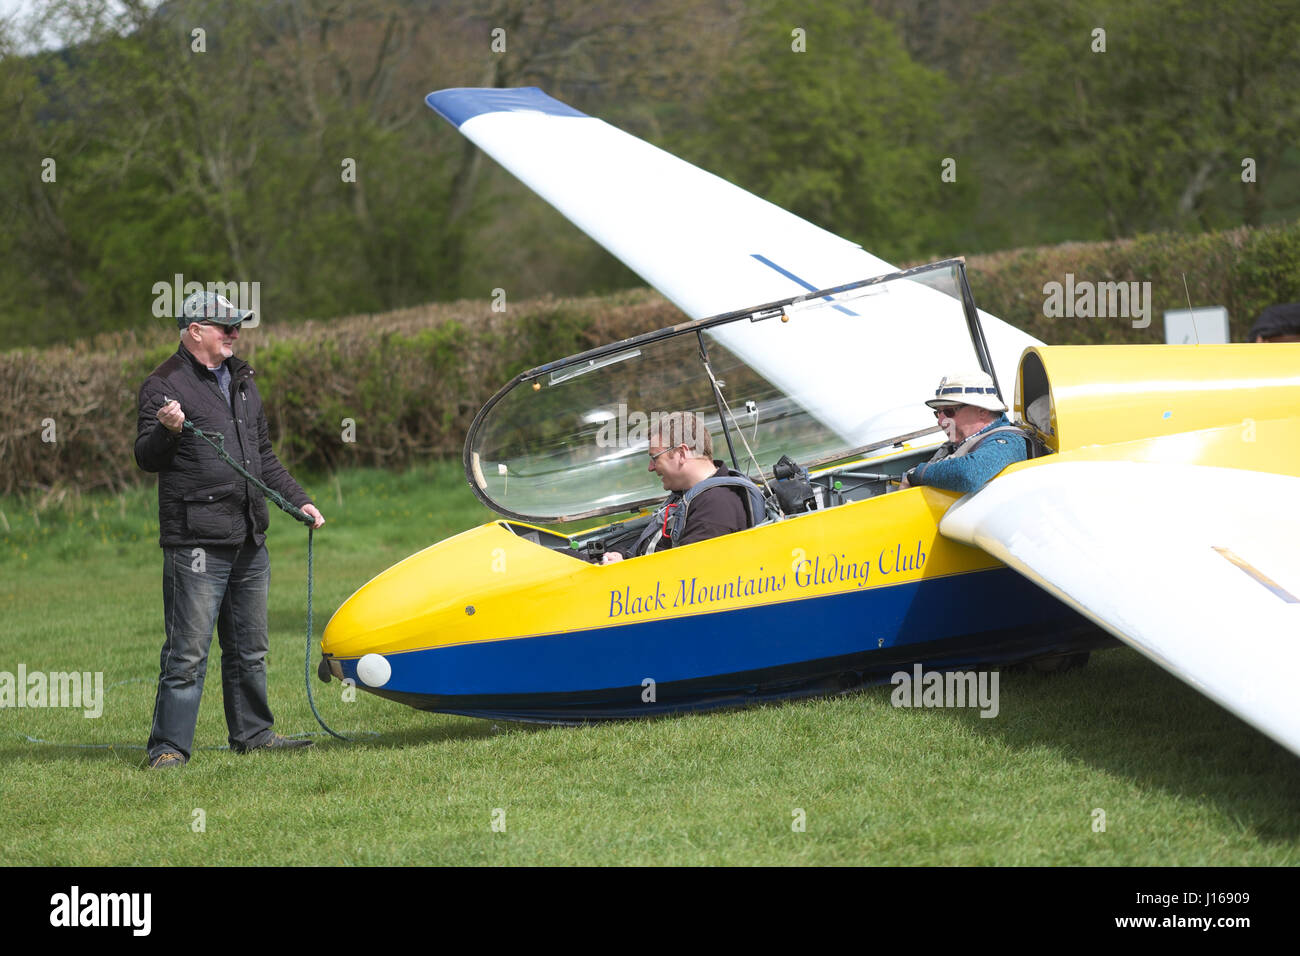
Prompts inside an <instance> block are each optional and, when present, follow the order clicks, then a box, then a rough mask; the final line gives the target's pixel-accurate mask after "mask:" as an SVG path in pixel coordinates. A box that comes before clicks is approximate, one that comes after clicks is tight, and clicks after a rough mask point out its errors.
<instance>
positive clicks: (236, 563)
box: [135, 292, 325, 770]
mask: <svg viewBox="0 0 1300 956" xmlns="http://www.w3.org/2000/svg"><path fill="white" fill-rule="evenodd" d="M252 317H253V313H252V312H249V311H245V310H243V309H237V308H235V307H234V306H233V305H232V304H231V303H230V302H229V301H228V300H227V299H225V298H224V297H223V296H220V295H217V294H215V293H212V292H196V293H194V294H193V295H191V296H189V297H188V298H186V300H185V303H184V305H183V306H182V307H181V314H180V316H178V317H177V325H179V326H180V335H181V342H180V348H178V349H177V350H176V354H175V355H173V356H172V357H171V358H169V359H167V361H165V362H163V363H162V364H161V365H159V366H158V367H157V368H156V369H154V370H153V372H152V373H150V375H149V377H148V378H147V379H145V382H144V385H142V386H141V387H140V400H139V412H138V416H137V420H136V440H135V460H136V463H137V464H138V465H139V466H140V467H141V468H143V469H144V470H145V471H150V472H157V473H158V526H159V541H158V543H159V544H160V545H161V546H162V549H163V618H164V625H165V627H166V631H167V640H166V643H164V644H163V649H162V658H161V663H160V670H159V675H158V693H157V695H156V697H155V699H154V710H153V727H152V729H151V730H150V732H149V746H148V750H149V767H150V768H151V769H155V770H157V769H161V768H163V767H178V766H181V765H182V764H184V763H186V762H187V761H188V760H189V759H190V754H191V748H192V747H193V744H194V728H195V724H196V723H197V722H198V716H199V700H200V699H201V698H202V696H203V678H204V675H205V674H206V672H207V666H208V648H209V647H210V645H211V644H212V629H213V626H214V624H215V626H216V629H217V635H218V637H219V638H220V641H221V687H222V693H223V695H224V697H225V709H226V726H227V728H228V729H229V732H230V749H231V750H234V751H235V752H237V753H246V752H248V751H250V750H269V749H284V748H293V747H306V746H308V745H309V744H310V743H311V741H310V740H290V739H289V738H287V737H282V736H281V735H279V734H277V733H275V732H274V731H273V730H272V729H271V725H272V724H273V723H274V718H273V717H272V716H271V708H270V705H269V704H268V703H267V699H266V652H267V647H268V643H267V627H266V597H267V589H268V585H269V584H270V580H271V564H270V558H269V557H268V555H267V552H266V544H265V541H266V529H267V525H268V523H269V515H268V512H267V507H266V499H265V498H264V497H263V496H262V494H261V492H260V491H259V489H257V488H256V487H255V486H253V485H252V484H251V483H250V482H249V481H248V480H247V479H246V478H244V477H243V476H242V475H240V474H239V473H238V472H237V471H235V470H234V469H233V468H232V467H231V466H230V465H229V464H228V463H227V462H225V461H223V460H222V459H221V458H220V457H219V456H218V455H217V452H216V450H215V449H214V448H213V447H212V446H211V445H209V444H208V443H207V442H205V441H203V440H202V439H201V438H199V437H198V436H197V435H195V434H194V433H193V432H186V431H184V424H185V421H186V418H188V419H189V420H190V421H191V422H192V423H193V424H194V425H196V426H197V427H198V428H199V429H200V430H201V431H202V432H204V433H205V434H207V435H210V436H217V435H221V436H224V447H225V450H226V454H228V455H229V456H230V457H231V458H233V459H234V460H235V461H237V462H239V463H240V464H241V465H242V466H243V467H244V469H245V470H246V471H248V472H249V474H251V475H254V476H255V477H257V478H259V479H260V480H261V481H263V482H265V483H266V484H267V485H268V486H269V487H271V488H274V489H275V490H276V491H278V492H279V493H280V494H282V495H283V496H284V497H285V498H286V499H287V500H288V501H289V502H290V503H291V504H293V505H296V506H297V507H298V508H300V509H302V511H304V512H305V513H306V514H307V515H309V516H310V517H311V518H313V519H314V520H315V525H314V526H313V527H316V528H319V527H320V526H321V525H323V524H324V523H325V519H324V517H322V516H321V513H320V512H319V511H317V510H316V507H315V505H313V504H312V503H311V500H310V499H309V498H308V497H307V495H306V494H305V493H304V492H303V490H302V488H301V487H300V486H299V484H298V483H297V482H296V481H294V480H293V477H292V476H291V475H290V474H289V472H288V471H286V470H285V467H284V466H283V465H282V464H280V461H279V459H277V458H276V456H275V453H274V452H273V451H272V450H271V440H270V438H269V437H268V434H267V427H266V416H265V415H263V413H262V398H261V396H260V395H259V394H258V391H257V385H256V384H254V382H253V370H252V368H250V367H249V366H248V364H247V363H245V362H242V361H240V360H239V359H237V358H235V357H234V345H235V343H236V342H237V341H238V340H239V327H240V324H241V323H242V322H243V321H244V320H245V319H250V318H252Z"/></svg>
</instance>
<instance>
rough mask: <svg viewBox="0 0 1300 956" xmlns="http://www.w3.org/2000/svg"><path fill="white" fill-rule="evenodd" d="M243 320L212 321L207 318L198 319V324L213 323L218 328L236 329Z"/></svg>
mask: <svg viewBox="0 0 1300 956" xmlns="http://www.w3.org/2000/svg"><path fill="white" fill-rule="evenodd" d="M243 324H244V323H243V322H212V321H210V320H207V319H200V320H199V325H213V326H216V327H217V328H219V329H238V328H239V327H240V326H241V325H243Z"/></svg>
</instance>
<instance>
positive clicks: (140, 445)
mask: <svg viewBox="0 0 1300 956" xmlns="http://www.w3.org/2000/svg"><path fill="white" fill-rule="evenodd" d="M163 388H164V386H163V383H162V381H161V380H159V379H157V378H153V377H152V376H151V377H150V378H148V379H146V380H145V383H144V384H143V385H142V386H140V396H139V404H138V406H137V412H136V421H135V463H136V464H137V465H139V466H140V467H141V468H142V469H143V470H144V471H150V472H157V471H162V470H163V469H165V468H169V467H171V463H172V459H173V458H174V457H175V456H176V449H177V448H178V447H179V446H180V438H181V428H182V427H183V426H182V425H181V424H179V423H177V424H176V426H175V429H176V430H175V431H173V430H172V429H171V428H169V427H167V426H166V425H164V424H163V422H162V420H161V418H160V415H159V412H160V411H161V410H162V409H163V407H164V406H165V405H167V404H168V403H167V402H166V401H164V395H163ZM177 413H179V419H180V422H184V421H185V414H184V412H183V411H181V410H180V409H179V406H174V407H172V408H169V409H168V410H167V411H164V412H162V415H163V416H166V417H167V420H168V421H169V422H175V421H176V418H177V417H178V415H177Z"/></svg>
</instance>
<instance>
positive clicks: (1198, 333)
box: [1165, 305, 1228, 345]
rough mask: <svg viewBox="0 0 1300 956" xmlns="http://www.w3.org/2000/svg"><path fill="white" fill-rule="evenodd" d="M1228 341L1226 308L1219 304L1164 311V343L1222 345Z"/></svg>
mask: <svg viewBox="0 0 1300 956" xmlns="http://www.w3.org/2000/svg"><path fill="white" fill-rule="evenodd" d="M1227 341H1228V310H1227V309H1225V308H1224V307H1223V306H1221V305H1205V306H1201V307H1200V308H1199V309H1170V310H1168V311H1166V312H1165V344H1166V345H1196V344H1198V343H1199V344H1201V345H1223V344H1226V343H1227Z"/></svg>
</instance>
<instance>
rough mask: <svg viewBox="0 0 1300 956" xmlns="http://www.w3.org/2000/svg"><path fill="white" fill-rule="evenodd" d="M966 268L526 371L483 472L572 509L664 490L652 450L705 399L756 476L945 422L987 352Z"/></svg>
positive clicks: (529, 508)
mask: <svg viewBox="0 0 1300 956" xmlns="http://www.w3.org/2000/svg"><path fill="white" fill-rule="evenodd" d="M961 270H962V264H961V262H960V260H950V261H948V262H944V263H936V264H935V265H933V266H927V267H921V268H920V269H915V270H909V271H908V272H904V273H899V274H895V275H894V276H888V277H882V278H880V279H873V280H868V281H867V282H865V283H861V284H859V283H855V284H853V287H850V288H847V289H846V290H845V291H839V292H835V293H834V294H830V295H816V294H813V295H809V296H806V297H800V298H799V299H796V300H793V301H790V302H786V303H776V304H773V305H770V306H765V307H761V308H758V309H755V310H753V311H748V312H741V313H737V314H733V315H729V316H724V317H717V318H713V319H702V320H699V321H696V322H688V323H684V324H683V325H681V326H676V327H674V328H672V329H666V330H663V331H661V332H655V333H649V334H647V335H643V336H639V337H637V338H635V339H629V340H627V341H625V342H621V343H617V344H614V345H611V346H608V347H605V348H601V349H595V350H593V351H591V352H586V353H583V354H582V355H578V356H573V357H571V358H568V359H563V360H560V361H558V362H554V363H551V364H550V365H546V366H542V367H541V368H538V369H533V370H532V371H530V372H525V373H524V374H523V375H521V376H519V377H518V378H517V379H516V380H515V381H514V382H512V383H511V384H510V385H508V386H507V387H506V388H504V389H502V390H501V391H500V392H499V393H498V394H497V395H496V396H495V397H494V398H493V399H492V400H491V401H490V402H489V403H488V405H487V406H485V407H484V409H483V410H482V411H481V412H480V413H479V416H478V418H477V419H475V422H474V425H473V426H472V427H471V430H470V434H469V437H468V440H467V442H466V455H465V464H466V472H467V474H468V476H469V479H470V482H471V484H472V485H473V486H474V488H475V490H476V492H477V493H478V494H479V496H480V497H481V498H482V499H483V500H484V501H485V502H486V503H487V504H488V505H490V506H491V507H492V508H494V509H495V510H497V511H499V512H501V513H502V514H505V515H507V516H509V517H514V518H521V519H524V520H531V521H540V522H559V521H570V520H574V519H577V518H585V517H591V516H594V515H601V514H613V513H615V512H619V511H630V510H637V509H639V508H641V507H644V506H645V505H647V504H649V503H651V502H654V501H657V500H660V499H662V498H663V497H664V494H665V492H664V490H663V487H662V485H661V484H660V481H659V478H658V476H657V475H656V474H654V473H653V472H651V471H650V470H649V467H648V465H649V458H648V455H647V451H648V449H649V446H650V440H651V438H652V436H653V435H654V432H655V431H656V429H655V425H656V424H657V422H658V421H659V420H660V419H661V418H662V416H664V415H667V414H671V413H674V412H683V411H684V412H699V413H701V414H703V415H704V417H705V420H706V421H707V422H708V425H709V429H710V432H711V434H712V437H713V441H714V457H715V458H719V459H721V460H723V461H724V462H725V463H726V464H727V465H729V466H732V467H735V468H736V469H737V470H739V471H741V472H744V473H746V474H748V475H749V476H750V477H753V478H757V476H758V475H759V473H760V472H762V473H763V474H765V475H768V476H770V475H771V471H772V467H773V465H775V463H776V462H777V460H778V459H780V458H781V456H782V455H789V456H790V457H791V458H793V459H795V460H796V461H797V462H799V463H800V464H801V465H804V466H812V465H820V464H825V463H828V462H832V461H836V460H841V459H845V458H849V457H851V456H852V455H854V453H855V452H859V451H861V450H862V449H864V448H866V447H868V446H871V445H873V444H877V443H881V442H888V441H889V440H892V439H896V438H899V437H901V436H905V435H910V434H913V433H916V432H918V431H926V430H931V429H933V428H934V425H935V421H934V417H933V415H932V414H931V412H930V410H929V409H928V408H926V407H925V406H924V405H923V404H922V403H923V402H924V400H925V399H927V398H931V397H933V395H934V388H935V385H936V384H937V383H938V380H939V378H940V377H941V376H942V375H944V374H949V373H951V372H954V371H964V370H968V369H978V368H980V367H981V363H980V362H979V361H978V358H977V352H976V350H975V348H974V346H973V344H972V339H971V335H970V326H969V325H968V318H967V311H966V309H965V308H964V307H963V300H962V286H963V282H962V271H961ZM973 314H974V312H973V305H972V308H971V315H972V316H973ZM715 383H716V389H715Z"/></svg>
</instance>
